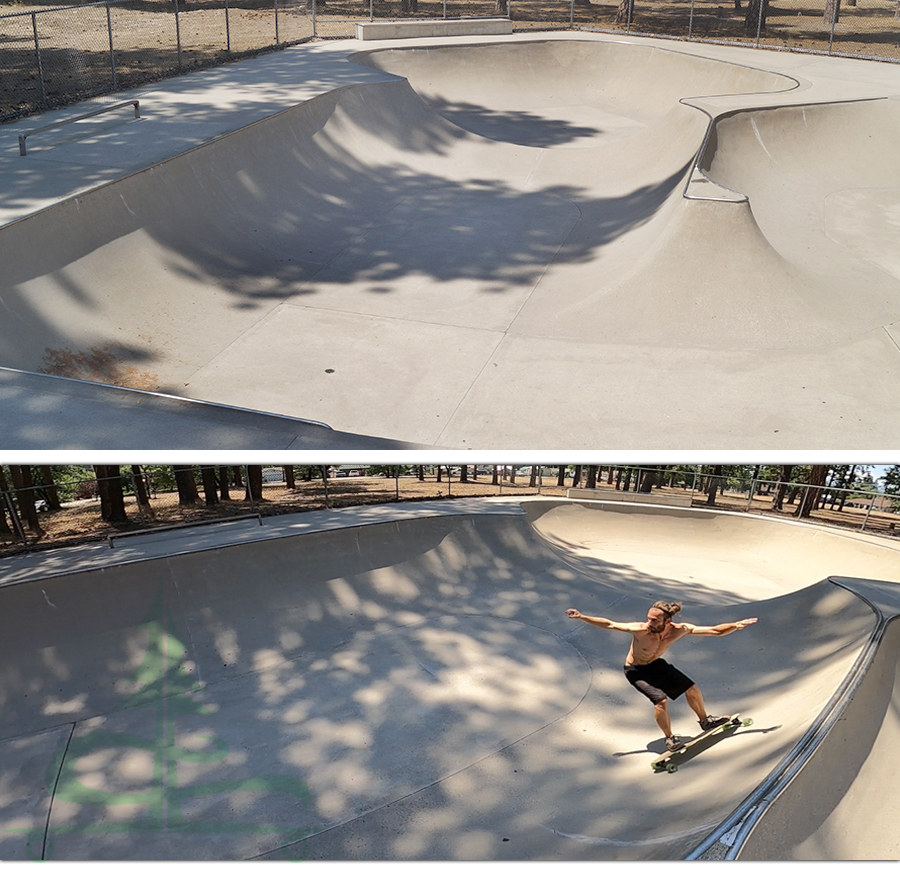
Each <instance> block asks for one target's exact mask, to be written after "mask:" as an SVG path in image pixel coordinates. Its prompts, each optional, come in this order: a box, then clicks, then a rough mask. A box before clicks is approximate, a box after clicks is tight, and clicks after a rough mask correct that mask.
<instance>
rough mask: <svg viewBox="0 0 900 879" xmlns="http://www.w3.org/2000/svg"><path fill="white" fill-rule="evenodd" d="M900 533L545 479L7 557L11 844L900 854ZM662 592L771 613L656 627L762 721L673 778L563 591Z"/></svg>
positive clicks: (625, 603) (731, 707)
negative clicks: (620, 499) (566, 486)
mask: <svg viewBox="0 0 900 879" xmlns="http://www.w3.org/2000/svg"><path fill="white" fill-rule="evenodd" d="M897 559H898V549H897V544H896V542H894V541H889V540H884V539H878V538H873V537H865V536H860V535H855V534H851V533H848V532H840V531H836V530H832V529H824V528H818V527H814V526H808V525H802V524H798V523H791V522H784V521H780V520H778V521H776V520H771V519H765V518H761V517H752V516H747V515H742V514H727V513H726V514H722V513H714V512H708V511H702V510H687V509H681V508H669V507H648V506H647V505H632V504H627V503H624V504H623V503H607V502H586V501H578V502H575V501H561V500H557V499H542V498H539V497H538V498H526V499H515V500H512V499H508V500H487V501H462V500H461V501H453V502H449V501H445V502H429V503H423V504H405V505H399V506H384V507H367V508H358V509H352V510H342V511H321V512H318V513H310V514H301V515H290V516H281V517H272V518H270V519H267V520H264V524H262V525H260V524H256V523H253V524H248V523H232V524H230V525H228V526H220V527H216V526H199V527H193V528H190V529H186V530H184V531H182V532H180V533H168V534H157V535H143V536H135V537H133V538H127V537H123V538H121V539H120V540H117V541H116V544H115V546H114V547H108V546H85V547H79V548H74V549H72V550H70V551H67V552H62V551H60V552H53V551H51V552H45V553H40V554H34V555H32V556H29V557H23V558H19V559H9V560H4V561H2V562H0V608H2V611H3V612H2V613H0V629H2V636H3V637H2V638H0V682H2V686H3V694H4V695H3V712H2V713H0V740H2V742H3V748H2V749H0V858H3V859H5V860H8V861H17V860H28V859H47V860H91V861H97V860H110V859H115V860H148V861H154V860H166V859H168V860H171V859H175V860H193V859H215V860H222V861H227V860H239V859H265V860H269V859H308V860H332V861H335V860H347V861H351V860H363V861H365V860H435V859H439V860H484V861H493V860H523V861H539V860H571V861H576V860H619V859H624V860H635V859H667V860H678V859H683V858H736V857H742V856H746V857H752V858H754V859H778V860H783V859H792V858H800V859H814V860H815V859H827V860H847V859H863V860H865V859H885V858H895V857H896V856H897V849H896V834H895V833H893V828H894V826H895V821H894V817H895V815H896V809H897V806H898V798H897V790H896V785H894V784H893V781H892V778H891V775H890V773H886V772H884V771H883V767H884V764H883V763H881V762H880V761H881V760H882V759H883V755H884V753H885V752H889V750H890V748H891V747H893V746H894V745H895V743H896V740H897V736H898V732H900V724H898V721H897V711H896V706H897V703H896V699H897V684H896V679H897V676H896V670H897V658H898V657H897V638H896V636H897V631H898V630H897V625H896V622H895V620H896V618H897V616H898V614H900V585H898V583H897V582H896V571H897ZM825 572H831V573H825ZM888 574H893V575H894V578H893V579H892V580H888V579H886V575H888ZM660 598H663V599H668V600H673V599H677V600H680V601H682V602H683V603H684V611H683V614H682V615H683V617H684V619H685V620H688V621H691V622H695V623H700V624H714V623H719V622H726V621H731V620H734V619H742V618H744V617H746V616H758V617H759V623H758V624H757V625H755V626H751V627H749V628H748V629H745V630H744V631H742V632H738V633H735V634H734V635H731V636H729V637H728V638H723V639H720V638H687V639H683V640H681V641H679V642H678V643H677V644H676V645H674V646H673V647H672V650H671V652H670V654H669V657H670V659H671V660H672V661H673V662H675V663H676V664H678V665H679V666H681V667H683V668H684V669H685V671H687V672H689V673H692V674H694V676H695V677H696V678H697V680H698V683H699V684H700V685H701V687H702V689H703V692H704V696H705V698H706V701H707V704H708V706H709V707H710V709H711V710H721V711H741V712H742V713H743V714H744V715H745V716H750V717H752V718H753V719H754V721H755V723H754V725H753V726H751V727H749V728H746V729H741V730H738V731H737V732H735V733H734V734H732V735H726V736H723V737H722V739H720V740H719V741H717V742H716V743H715V744H714V745H713V746H712V747H710V748H708V749H706V750H703V751H700V752H698V753H697V754H695V755H694V756H692V757H691V758H690V759H688V760H686V761H684V762H683V765H682V766H681V767H680V769H679V771H678V772H677V773H676V774H675V775H669V774H667V773H661V774H655V773H654V772H653V771H652V770H651V768H650V761H651V758H652V757H653V755H654V754H658V753H660V752H661V751H662V740H661V737H660V734H659V731H658V729H656V726H655V724H654V722H653V717H652V711H651V706H650V705H649V703H647V702H646V701H645V700H644V698H643V697H642V696H641V695H640V694H638V693H636V692H635V691H634V690H632V689H631V688H630V687H629V686H628V684H627V683H626V682H625V680H624V676H623V675H622V660H623V656H624V654H625V652H626V650H627V646H628V638H627V636H626V635H622V634H616V633H611V632H603V631H600V630H598V629H596V628H593V627H591V626H588V625H585V624H583V623H575V622H573V621H571V620H569V619H568V618H567V617H566V616H565V609H566V608H567V607H572V606H574V607H578V608H579V609H580V610H582V611H583V612H585V613H588V614H591V613H593V614H598V615H604V616H608V617H610V618H612V619H620V620H631V619H641V618H643V615H644V614H645V613H646V608H647V607H648V606H649V604H650V603H652V602H653V601H655V600H658V599H660ZM892 621H893V622H892ZM682 703H683V700H678V701H677V702H675V703H673V705H672V715H673V720H674V726H675V729H676V731H677V732H680V733H682V734H690V733H691V730H692V728H694V727H695V726H696V724H695V722H694V719H693V716H692V715H691V714H690V712H689V711H688V709H687V707H686V706H685V705H683V704H682ZM723 778H727V779H728V783H727V784H723ZM848 815H849V816H851V818H852V820H848V817H847V816H848Z"/></svg>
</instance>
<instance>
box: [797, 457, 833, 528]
mask: <svg viewBox="0 0 900 879" xmlns="http://www.w3.org/2000/svg"><path fill="white" fill-rule="evenodd" d="M829 466H830V465H828V464H813V466H812V469H811V470H810V474H809V478H808V479H807V489H806V491H805V492H804V493H803V499H802V500H801V501H800V506H799V507H797V509H796V510H795V512H794V515H795V516H796V517H797V518H798V519H806V518H808V517H809V516H810V514H811V513H812V511H813V510H814V509H815V508H816V507H817V506H818V503H819V498H820V496H821V494H822V489H823V488H824V486H825V480H826V479H827V478H828V470H829Z"/></svg>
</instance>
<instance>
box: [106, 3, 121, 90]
mask: <svg viewBox="0 0 900 879" xmlns="http://www.w3.org/2000/svg"><path fill="white" fill-rule="evenodd" d="M106 32H107V33H108V34H109V66H110V69H111V70H112V81H113V88H116V87H117V86H118V84H119V82H118V79H117V77H116V56H115V53H114V52H113V35H112V16H111V14H110V11H109V0H106Z"/></svg>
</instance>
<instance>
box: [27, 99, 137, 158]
mask: <svg viewBox="0 0 900 879" xmlns="http://www.w3.org/2000/svg"><path fill="white" fill-rule="evenodd" d="M132 105H133V106H134V118H135V119H140V118H141V102H140V101H139V100H137V99H135V100H133V101H122V102H121V103H118V104H110V105H109V106H107V107H101V108H100V109H99V110H93V111H92V112H90V113H82V114H81V115H80V116H70V117H69V118H68V119H63V120H61V121H60V122H51V123H50V124H49V125H45V126H44V127H43V128H35V129H33V130H32V131H26V132H25V134H20V135H19V155H20V156H24V155H25V154H26V153H25V138H26V137H30V136H31V135H32V134H38V133H40V132H41V131H47V130H48V129H50V128H59V127H60V126H61V125H68V124H69V123H70V122H78V121H80V120H81V119H88V118H90V117H91V116H99V115H100V114H101V113H106V112H108V111H109V110H119V109H121V108H122V107H128V106H132Z"/></svg>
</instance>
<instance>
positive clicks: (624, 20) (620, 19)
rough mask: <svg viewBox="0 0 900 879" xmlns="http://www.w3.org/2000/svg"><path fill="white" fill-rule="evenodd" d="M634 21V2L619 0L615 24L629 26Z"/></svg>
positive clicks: (632, 0) (631, 0)
mask: <svg viewBox="0 0 900 879" xmlns="http://www.w3.org/2000/svg"><path fill="white" fill-rule="evenodd" d="M633 20H634V0H619V8H618V9H616V24H631V22H632V21H633Z"/></svg>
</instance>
